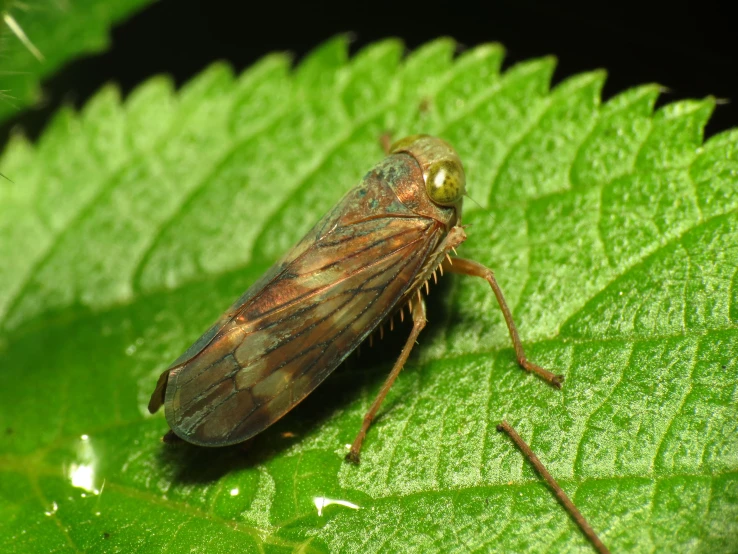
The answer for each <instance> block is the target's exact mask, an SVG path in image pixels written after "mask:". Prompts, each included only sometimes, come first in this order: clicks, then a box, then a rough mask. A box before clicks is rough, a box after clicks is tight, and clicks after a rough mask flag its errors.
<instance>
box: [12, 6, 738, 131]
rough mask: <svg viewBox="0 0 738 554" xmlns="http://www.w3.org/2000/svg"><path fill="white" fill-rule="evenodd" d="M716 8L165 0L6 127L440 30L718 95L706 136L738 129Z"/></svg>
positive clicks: (725, 27)
mask: <svg viewBox="0 0 738 554" xmlns="http://www.w3.org/2000/svg"><path fill="white" fill-rule="evenodd" d="M734 21H735V20H734V19H733V18H732V17H730V16H729V15H728V14H727V13H726V12H725V11H724V10H723V9H722V7H721V5H720V4H714V3H709V2H672V3H670V4H668V5H657V4H653V3H649V2H646V1H642V2H630V1H629V2H618V3H612V4H609V3H608V4H605V3H601V2H595V1H594V0H593V1H592V2H591V3H590V4H589V5H587V6H580V5H576V4H574V3H571V2H534V1H531V0H520V1H512V0H501V1H500V0H498V1H492V2H468V1H464V0H457V1H454V2H438V3H430V2H426V3H420V2H393V3H383V2H362V3H357V2H355V1H344V2H336V1H331V2H300V3H297V2H294V3H293V2H283V1H279V0H275V1H269V0H267V1H266V2H258V3H255V2H250V1H238V2H236V1H228V2H226V1H212V0H211V1H205V0H162V1H160V2H158V3H156V4H154V5H153V6H151V7H149V8H147V9H145V10H143V11H141V12H139V13H138V14H137V15H135V16H133V17H132V18H131V19H129V20H128V21H127V22H124V23H123V24H121V25H119V26H118V27H116V28H115V29H114V30H113V33H112V48H111V49H110V50H109V51H108V52H106V53H104V54H101V55H98V56H94V57H90V58H85V59H81V60H78V61H75V62H72V63H71V64H69V65H67V66H66V67H65V68H64V69H63V70H62V71H61V72H60V73H58V74H57V75H56V76H54V77H53V78H52V79H50V80H49V81H47V82H46V83H45V85H44V89H45V94H46V98H47V99H46V103H45V106H44V107H42V108H41V109H36V110H32V111H28V112H26V113H24V114H21V115H20V116H18V117H16V118H15V119H14V120H13V121H11V122H10V123H9V124H6V125H4V126H3V127H2V128H0V145H1V144H3V143H4V142H5V141H6V138H7V136H8V133H9V132H10V129H11V128H13V127H15V128H16V129H17V128H21V129H23V130H24V132H25V133H26V134H27V135H29V136H30V137H31V138H35V137H37V136H38V135H39V133H40V132H41V131H42V130H43V127H44V126H45V125H46V123H47V122H48V119H49V117H50V116H51V115H52V114H53V112H54V111H55V110H56V109H57V108H58V107H59V105H60V104H71V105H74V106H78V107H79V106H81V105H83V104H84V102H85V101H86V100H87V99H88V98H89V97H90V96H91V95H92V94H93V93H94V92H95V91H96V90H97V89H98V88H99V87H100V86H102V85H103V84H104V83H106V82H108V81H114V82H117V83H118V84H119V85H120V86H121V88H122V89H123V91H124V93H127V92H129V91H130V90H131V89H132V88H134V87H135V86H136V85H137V84H139V83H141V82H142V81H144V80H145V79H146V78H147V77H149V76H151V75H154V74H158V73H168V74H170V75H172V76H173V77H174V79H175V81H176V82H177V84H181V83H183V82H185V81H186V80H188V79H189V78H191V77H192V76H194V75H196V74H197V73H198V72H200V71H201V70H202V69H203V68H204V67H206V66H207V65H208V64H210V63H212V62H213V61H215V60H228V61H229V62H230V63H231V64H232V65H233V66H234V67H235V68H236V70H239V71H240V70H242V69H243V68H245V67H248V66H249V65H251V64H252V63H253V62H254V61H256V60H257V59H259V58H260V57H261V56H263V55H264V54H266V53H268V52H271V51H274V50H283V51H284V50H286V51H290V52H292V53H293V54H294V56H295V59H296V60H299V59H300V58H301V57H302V56H304V55H305V54H306V53H307V52H309V51H310V50H311V49H312V48H314V47H315V46H316V45H318V44H319V43H320V42H322V41H323V40H325V39H327V38H329V37H331V36H334V35H335V34H337V33H339V32H350V33H351V36H352V37H353V42H352V46H351V48H352V52H353V51H356V50H357V49H359V48H361V47H362V46H365V45H366V44H369V43H371V42H373V41H375V40H377V39H380V38H385V37H389V36H395V37H400V38H402V39H403V40H404V41H405V43H406V45H407V46H408V48H410V49H412V48H414V47H416V46H418V45H420V44H423V43H424V42H426V41H429V40H431V39H433V38H436V37H438V36H441V35H446V36H451V37H453V38H455V39H456V40H457V41H458V42H459V43H460V44H461V47H462V48H463V47H471V46H475V45H477V44H480V43H483V42H490V41H499V42H502V43H503V44H504V45H505V47H506V48H507V53H508V54H507V59H506V66H509V65H511V64H513V63H515V62H517V61H521V60H524V59H527V58H530V57H534V56H541V55H547V54H554V55H556V56H557V57H558V59H559V65H558V69H557V71H556V74H555V76H554V82H558V81H561V80H562V79H563V78H565V77H567V76H570V75H573V74H575V73H578V72H581V71H586V70H591V69H595V68H605V69H607V70H608V74H609V77H608V80H607V84H606V86H605V91H604V96H605V98H608V97H610V96H612V95H613V94H615V93H617V92H619V91H621V90H623V89H625V88H628V87H631V86H634V85H638V84H642V83H646V82H658V83H659V84H661V85H664V86H665V87H667V88H668V89H669V92H667V93H665V94H664V95H663V96H662V98H661V100H660V104H664V103H667V102H672V101H674V100H678V99H683V98H702V97H704V96H707V95H713V96H716V97H717V98H719V99H721V100H723V101H725V103H722V102H721V104H720V105H719V106H718V107H717V109H716V112H715V115H714V116H713V118H712V120H711V121H710V123H709V125H708V128H707V135H708V136H710V135H713V134H715V133H716V132H719V131H722V130H725V129H728V128H731V127H738V105H736V102H738V86H737V85H736V74H737V73H738V71H737V70H738V38H736V37H738V32H737V31H736V29H735V28H734Z"/></svg>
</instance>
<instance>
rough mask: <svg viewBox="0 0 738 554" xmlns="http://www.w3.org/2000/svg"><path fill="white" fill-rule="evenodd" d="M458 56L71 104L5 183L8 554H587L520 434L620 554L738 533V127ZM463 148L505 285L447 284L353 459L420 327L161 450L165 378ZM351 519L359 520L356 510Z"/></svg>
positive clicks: (249, 75)
mask: <svg viewBox="0 0 738 554" xmlns="http://www.w3.org/2000/svg"><path fill="white" fill-rule="evenodd" d="M454 48H455V45H454V44H453V43H452V42H451V41H449V40H439V41H436V42H433V43H431V44H428V45H426V46H425V47H423V48H421V49H419V50H417V51H415V52H413V53H412V54H410V55H409V56H408V57H407V58H406V59H403V58H402V45H401V44H400V43H398V42H396V41H386V42H381V43H378V44H375V45H373V46H371V47H369V48H367V49H365V50H364V51H362V52H360V53H359V54H357V55H356V57H354V58H353V59H351V60H350V61H348V60H347V54H346V44H345V40H344V39H342V38H338V39H335V40H333V41H330V42H328V43H326V44H325V45H323V46H322V47H320V48H319V49H317V50H316V51H315V52H314V53H313V54H312V55H311V56H310V57H309V58H308V59H307V60H305V61H304V62H302V63H301V65H300V66H299V67H298V68H297V69H296V70H294V71H292V70H291V69H290V62H289V60H288V58H286V57H285V56H282V55H272V56H268V57H266V58H265V59H264V60H262V61H261V62H260V63H258V64H257V65H256V66H254V67H252V68H251V69H250V70H248V71H247V72H245V73H244V74H243V75H241V76H239V77H234V76H233V75H232V73H231V71H230V70H229V68H227V67H225V66H223V65H214V66H212V67H211V68H210V69H208V70H207V71H205V72H204V73H202V74H201V75H200V76H199V77H197V78H196V79H195V80H193V81H192V82H190V83H189V84H188V85H186V86H185V87H184V88H183V89H182V90H180V91H177V92H175V91H173V90H172V86H171V84H170V83H169V81H167V80H166V79H163V78H154V79H151V80H150V81H148V82H146V83H145V84H143V85H142V86H141V87H140V88H139V89H137V90H136V91H135V92H134V93H132V94H131V96H130V97H129V98H127V99H126V100H125V101H124V102H123V101H121V99H120V98H119V96H118V93H117V92H116V90H115V89H114V88H111V87H108V88H105V89H103V90H101V91H100V92H99V93H98V94H97V96H95V98H94V99H93V100H92V101H90V103H89V104H88V105H87V106H86V108H85V109H84V110H83V111H82V112H81V113H79V114H76V113H73V112H71V111H69V110H62V111H60V112H59V113H58V114H57V117H56V118H55V120H54V121H53V123H52V124H51V125H50V126H49V128H48V129H47V130H46V132H45V133H44V135H43V137H42V138H41V140H40V141H39V144H38V145H31V144H28V143H26V142H24V141H23V140H22V139H19V138H18V139H15V140H14V141H12V142H11V144H10V146H9V147H8V150H7V151H6V152H5V154H4V155H3V157H2V158H1V159H0V167H1V168H2V171H3V173H5V174H7V175H8V176H9V177H10V178H11V179H12V180H13V183H12V184H11V183H8V182H4V183H1V184H0V237H1V240H0V259H2V260H3V264H2V265H0V316H1V317H2V329H3V331H2V334H0V348H1V350H0V404H1V405H2V406H3V410H2V411H0V543H2V544H3V545H5V548H6V550H7V549H8V548H9V549H10V552H47V551H48V552H52V551H53V552H67V551H69V552H74V551H88V550H89V551H93V552H103V551H104V552H114V551H120V552H131V551H138V552H214V551H219V552H220V551H222V552H232V551H234V552H235V551H238V552H249V551H254V550H257V549H261V550H262V551H265V552H284V551H289V550H298V551H302V552H328V551H334V552H362V553H363V552H388V551H390V552H392V551H415V552H448V551H455V550H470V551H498V552H590V551H591V545H589V544H588V543H587V541H586V540H585V538H584V537H583V535H582V534H581V533H580V531H579V530H578V529H577V528H576V526H575V525H574V523H573V522H572V521H571V519H570V518H569V517H568V516H567V515H566V513H565V512H564V511H563V509H562V508H561V507H560V506H559V504H558V503H557V502H556V501H555V499H554V497H553V495H552V494H551V493H550V491H549V490H548V489H547V488H546V486H545V485H544V484H543V483H542V481H541V479H540V478H539V477H538V476H537V475H536V474H535V473H534V471H533V470H532V469H531V467H530V466H529V464H528V462H527V461H525V460H524V459H523V457H522V456H521V454H520V453H519V452H518V451H517V450H516V449H515V448H513V446H512V445H511V443H510V441H509V440H508V439H507V438H506V437H505V436H503V435H500V434H499V433H497V432H496V431H495V425H496V424H497V423H498V422H499V421H500V420H501V419H503V418H505V419H507V420H508V421H510V422H511V423H512V424H513V425H514V426H515V427H516V428H517V429H518V430H519V432H520V433H521V435H522V436H523V437H524V438H525V439H527V440H528V441H529V442H530V444H531V446H532V448H533V449H534V450H535V451H536V452H537V454H538V456H539V457H540V458H541V459H542V460H543V461H544V463H546V464H547V466H548V468H549V470H550V471H551V473H552V474H553V475H554V476H555V477H556V478H557V479H558V480H559V482H560V483H561V484H562V486H563V488H564V489H565V490H566V491H567V493H568V494H569V495H570V496H571V497H572V498H573V500H574V501H575V502H576V503H577V504H578V506H579V508H580V510H581V511H582V513H583V514H584V515H585V516H586V517H587V518H588V519H589V521H590V522H591V524H592V526H593V527H594V528H595V529H596V530H597V531H598V532H599V534H600V536H601V538H602V539H603V541H604V542H605V544H607V545H608V546H609V547H610V548H611V549H612V550H613V551H614V552H624V551H627V552H654V551H657V552H711V553H712V552H734V551H735V545H736V544H738V403H737V402H736V401H737V400H738V398H737V397H736V394H737V393H736V391H737V390H738V388H737V387H736V383H738V379H737V377H738V286H736V285H737V283H736V280H738V272H736V267H738V131H730V132H727V133H723V134H721V135H718V136H715V137H713V138H711V139H710V140H709V141H707V142H706V143H704V144H703V139H702V130H703V128H704V125H705V123H706V121H707V119H708V117H709V116H710V113H711V111H712V109H713V106H714V101H713V100H712V99H710V98H708V99H705V100H694V101H692V100H690V101H681V102H677V103H673V104H670V105H667V106H665V107H663V108H660V109H658V110H657V111H655V112H654V111H653V109H654V103H655V101H656V99H657V96H658V94H659V88H658V87H657V86H655V85H646V86H643V87H639V88H636V89H632V90H628V91H625V92H623V93H622V94H619V95H617V96H615V97H614V98H611V99H609V100H607V101H606V102H604V103H602V102H601V100H600V91H601V87H602V84H603V81H604V79H605V76H604V74H603V73H602V72H594V73H588V74H584V75H578V76H575V77H572V78H570V79H567V80H565V81H564V82H562V83H561V84H559V85H558V86H556V87H555V88H554V89H553V90H549V82H550V79H551V75H552V72H553V70H554V60H552V59H550V58H544V59H538V60H531V61H528V62H525V63H521V64H519V65H516V66H513V67H511V68H510V69H508V70H507V71H505V72H504V73H501V72H500V64H501V62H502V58H503V50H502V48H500V47H499V46H497V45H485V46H481V47H479V48H476V49H473V50H470V51H467V52H465V53H464V54H462V55H461V56H459V57H458V58H454V56H453V52H454ZM387 129H392V130H393V131H394V133H395V135H396V136H402V135H404V134H409V133H418V132H426V133H431V134H436V135H440V136H442V137H444V138H446V139H447V140H449V141H450V142H451V143H452V144H454V145H455V146H456V148H457V149H458V151H459V153H460V155H461V157H462V159H463V161H464V163H465V166H466V169H467V178H468V182H469V185H468V188H469V190H470V194H471V195H472V196H473V198H474V199H475V201H476V202H477V203H478V205H477V204H475V203H472V202H467V205H466V211H465V216H464V222H465V223H466V224H470V227H468V229H467V232H468V235H469V240H468V241H467V242H466V243H465V244H464V245H462V248H461V249H460V252H459V253H460V255H463V256H466V257H470V258H473V259H476V260H478V261H480V262H482V263H484V264H488V265H489V266H490V267H493V268H494V269H495V271H496V273H497V276H498V279H499V281H500V283H501V286H502V288H503V290H504V291H505V293H506V296H507V299H508V302H509V303H510V305H511V306H512V308H513V312H514V315H515V319H516V321H517V323H518V326H519V329H520V332H521V334H522V336H523V339H524V342H525V344H526V347H527V350H528V355H529V357H530V359H532V360H535V361H536V362H538V363H540V364H541V365H543V366H545V367H549V368H552V369H556V370H557V371H560V372H562V373H564V374H565V375H566V382H565V385H564V388H563V389H562V390H561V391H557V390H553V389H551V388H550V387H548V386H546V385H545V384H544V383H542V382H541V381H540V380H538V379H536V378H535V377H533V376H530V375H528V374H526V373H525V372H523V371H521V370H520V369H519V368H518V367H517V366H516V364H515V359H514V355H513V351H512V348H511V345H510V342H509V338H508V337H507V332H506V329H505V326H504V324H503V320H502V317H501V315H500V312H499V309H498V308H497V306H496V303H495V299H494V297H493V295H492V294H491V291H490V290H489V287H488V286H486V284H485V283H483V282H481V281H477V280H473V279H470V278H457V277H446V278H444V279H442V280H441V284H440V285H439V286H438V287H435V286H434V287H433V289H432V291H431V294H430V297H429V307H428V310H429V320H430V323H429V325H428V327H427V328H426V329H425V330H424V331H423V334H422V335H421V340H420V345H419V346H418V347H417V348H416V349H415V350H414V352H413V354H412V356H411V358H410V360H409V362H408V364H407V367H406V369H405V370H404V371H403V373H402V374H401V375H400V377H399V379H398V381H397V383H396V384H395V386H394V387H393V389H392V391H391V393H390V395H389V396H388V398H387V399H386V401H385V403H384V404H383V407H382V410H381V413H380V417H379V418H378V419H377V421H376V422H375V424H374V425H373V426H372V428H371V429H370V431H369V434H368V438H367V441H366V443H365V447H364V451H363V458H362V464H361V465H360V466H358V467H356V466H352V465H348V464H346V463H344V461H343V456H344V454H345V452H346V449H345V446H344V445H346V444H347V443H350V442H351V441H352V439H353V437H354V435H355V433H356V432H357V430H358V428H359V425H360V421H361V418H362V416H363V414H364V413H365V411H366V410H367V408H368V406H369V404H370V402H371V401H372V399H373V397H374V395H375V394H376V392H377V390H378V388H379V386H380V385H381V382H382V381H383V378H384V376H385V375H386V373H387V371H388V369H389V367H390V366H391V364H392V362H393V360H394V357H396V355H397V353H398V352H399V349H400V345H401V343H402V341H403V340H404V337H405V336H406V332H407V327H406V326H404V327H402V329H400V330H399V331H397V330H396V331H395V332H394V333H391V334H390V336H389V338H387V337H385V341H386V344H385V345H384V346H383V347H382V348H380V349H376V348H375V349H374V350H371V351H370V352H369V354H366V349H365V350H364V352H365V353H364V354H363V355H362V357H361V358H359V359H358V360H357V359H354V358H352V360H351V361H350V363H348V364H346V367H342V368H340V369H339V370H338V371H337V372H336V374H335V375H333V376H332V377H331V378H330V379H329V380H328V381H327V382H326V383H325V384H324V385H323V386H321V387H320V388H319V389H318V390H317V391H316V392H315V393H314V394H313V395H311V396H310V397H309V398H308V399H307V400H306V401H305V402H303V403H302V404H301V405H300V406H298V407H297V408H296V409H295V410H293V411H292V412H291V413H290V414H289V415H288V416H287V417H285V418H284V419H282V420H281V421H279V422H278V423H277V424H276V425H274V426H273V427H271V428H270V429H268V430H267V431H265V432H264V433H262V434H261V435H259V436H258V437H257V438H256V439H255V440H254V441H253V442H252V443H251V445H250V447H249V449H248V450H247V449H244V448H243V447H241V446H238V447H233V448H223V449H204V448H196V447H189V446H188V445H177V446H171V445H163V444H162V443H161V442H160V440H159V437H160V436H161V435H162V434H163V433H164V432H165V431H166V429H167V426H166V423H165V421H164V418H163V417H162V416H161V414H157V415H156V416H149V415H148V414H147V412H146V403H147V401H148V397H149V395H150V393H151V391H152V390H153V387H154V384H155V382H156V378H157V376H158V374H159V373H160V372H161V371H162V370H163V369H164V368H165V367H167V365H168V364H169V363H170V362H171V361H172V360H173V359H174V358H175V357H177V356H178V355H179V354H180V353H181V352H182V351H184V349H185V348H186V347H187V346H189V344H191V343H192V342H193V341H194V340H195V339H196V338H197V337H198V336H199V335H200V334H201V333H202V332H203V331H204V330H205V329H206V328H207V326H208V325H209V323H210V322H212V321H213V320H214V319H215V318H216V317H217V316H218V315H219V314H220V313H221V312H222V311H223V310H224V309H225V308H226V307H227V306H228V305H229V304H230V303H231V302H232V301H233V299H234V298H235V297H237V296H238V295H239V294H240V293H241V292H242V291H243V290H245V289H246V288H247V287H248V285H249V284H251V283H252V282H253V281H254V280H255V279H256V278H258V276H259V275H260V274H262V273H263V272H264V271H265V270H266V268H267V267H268V266H269V265H270V264H271V263H272V262H274V260H276V259H277V258H278V257H279V256H280V255H281V254H283V253H284V251H285V250H286V249H287V248H288V247H289V246H290V245H291V244H292V243H294V242H295V241H296V240H297V239H299V238H300V237H301V236H302V235H303V233H304V232H305V231H306V230H307V229H309V227H310V226H311V225H312V224H313V223H314V222H315V221H316V220H317V219H318V218H319V217H320V216H321V215H322V214H323V213H325V212H326V211H327V210H328V209H330V207H331V206H332V205H333V204H334V203H335V202H336V201H337V200H338V199H339V198H340V197H341V196H342V194H343V193H345V191H347V190H348V189H349V188H350V187H351V186H353V185H354V184H355V183H357V182H358V180H359V179H360V178H361V176H362V175H364V173H365V172H366V170H367V169H368V168H370V167H371V166H372V165H373V164H374V163H376V162H377V161H378V160H379V159H381V157H382V152H381V148H380V146H379V141H378V137H379V136H380V135H381V133H382V132H383V131H385V130H387ZM336 501H341V502H336Z"/></svg>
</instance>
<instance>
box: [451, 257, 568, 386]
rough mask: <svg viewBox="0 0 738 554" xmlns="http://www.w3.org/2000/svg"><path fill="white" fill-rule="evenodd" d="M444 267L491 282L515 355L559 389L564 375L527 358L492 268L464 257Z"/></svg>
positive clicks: (453, 271)
mask: <svg viewBox="0 0 738 554" xmlns="http://www.w3.org/2000/svg"><path fill="white" fill-rule="evenodd" d="M443 268H444V269H445V270H446V271H448V272H450V273H460V274H462V275H471V276H472V277H481V278H482V279H485V280H486V281H487V282H488V283H489V284H490V286H491V287H492V290H493V291H494V293H495V297H497V303H498V304H499V305H500V309H501V310H502V315H503V317H504V318H505V323H507V328H508V330H509V331H510V338H511V339H512V343H513V347H515V356H516V357H517V359H518V363H519V364H520V366H521V367H522V368H523V369H525V370H526V371H532V372H533V373H536V374H537V375H539V376H540V377H541V378H542V379H543V380H545V381H547V382H548V383H550V384H551V385H552V386H554V387H556V388H557V389H559V388H561V383H562V381H563V380H564V376H563V375H556V374H554V373H551V372H550V371H548V370H546V369H543V368H542V367H541V366H538V365H536V364H534V363H532V362H529V361H528V358H526V356H525V351H524V350H523V343H522V342H521V341H520V335H518V329H517V328H516V327H515V322H514V321H513V318H512V313H511V312H510V308H508V307H507V302H505V297H504V296H503V295H502V289H500V285H498V284H497V280H496V279H495V274H494V273H493V272H492V270H491V269H489V268H488V267H485V266H483V265H482V264H480V263H478V262H475V261H472V260H466V259H464V258H454V260H453V264H451V263H450V262H449V261H448V260H444V262H443Z"/></svg>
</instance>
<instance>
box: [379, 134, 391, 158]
mask: <svg viewBox="0 0 738 554" xmlns="http://www.w3.org/2000/svg"><path fill="white" fill-rule="evenodd" d="M379 144H381V145H382V150H384V153H385V154H389V152H390V146H392V134H391V133H382V136H380V137H379Z"/></svg>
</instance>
